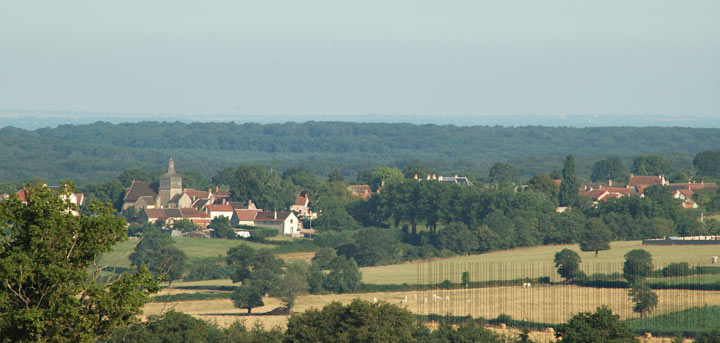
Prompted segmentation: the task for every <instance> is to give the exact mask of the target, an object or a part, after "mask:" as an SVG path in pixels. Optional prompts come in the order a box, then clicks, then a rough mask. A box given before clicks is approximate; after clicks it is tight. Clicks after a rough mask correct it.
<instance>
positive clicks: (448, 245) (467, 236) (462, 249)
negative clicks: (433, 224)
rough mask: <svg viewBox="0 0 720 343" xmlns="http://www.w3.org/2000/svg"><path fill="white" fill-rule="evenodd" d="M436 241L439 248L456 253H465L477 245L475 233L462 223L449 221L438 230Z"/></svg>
mask: <svg viewBox="0 0 720 343" xmlns="http://www.w3.org/2000/svg"><path fill="white" fill-rule="evenodd" d="M437 242H438V246H439V248H441V249H448V250H450V251H453V252H455V253H458V254H467V253H469V252H470V251H472V250H474V249H476V248H477V246H478V242H477V238H476V237H475V235H473V233H472V232H471V231H470V230H469V229H468V228H467V226H465V224H462V223H451V224H450V225H448V226H447V227H446V228H444V229H442V230H440V233H438V237H437Z"/></svg>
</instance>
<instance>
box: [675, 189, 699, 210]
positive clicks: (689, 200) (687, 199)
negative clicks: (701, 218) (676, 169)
mask: <svg viewBox="0 0 720 343" xmlns="http://www.w3.org/2000/svg"><path fill="white" fill-rule="evenodd" d="M693 195H695V193H694V192H693V191H692V190H691V189H676V190H675V191H674V192H673V198H675V199H680V200H682V207H684V208H698V204H697V203H696V202H695V199H694V198H693Z"/></svg>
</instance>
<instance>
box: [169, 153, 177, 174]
mask: <svg viewBox="0 0 720 343" xmlns="http://www.w3.org/2000/svg"><path fill="white" fill-rule="evenodd" d="M172 174H177V173H175V162H173V159H172V157H170V162H168V169H167V175H172Z"/></svg>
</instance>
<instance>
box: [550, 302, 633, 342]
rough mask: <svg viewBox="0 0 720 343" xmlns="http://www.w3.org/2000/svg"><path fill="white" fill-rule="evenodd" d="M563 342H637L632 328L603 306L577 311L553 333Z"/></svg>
mask: <svg viewBox="0 0 720 343" xmlns="http://www.w3.org/2000/svg"><path fill="white" fill-rule="evenodd" d="M555 335H556V336H557V337H562V342H563V343H639V341H638V339H637V338H635V335H634V334H633V332H632V330H630V328H629V327H628V326H627V324H625V322H623V321H621V320H620V316H618V315H616V314H613V313H612V311H610V309H609V308H607V307H605V306H601V307H598V309H597V310H596V311H595V313H590V312H582V313H578V314H576V315H575V316H573V317H572V318H570V320H568V322H567V323H566V324H563V325H561V326H560V327H559V328H558V329H557V332H556V334H555Z"/></svg>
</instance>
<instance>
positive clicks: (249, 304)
mask: <svg viewBox="0 0 720 343" xmlns="http://www.w3.org/2000/svg"><path fill="white" fill-rule="evenodd" d="M262 296H263V291H262V287H261V286H259V285H257V284H255V283H253V282H252V281H250V282H248V283H247V284H245V283H243V285H242V286H240V287H237V288H235V291H234V292H233V294H232V296H231V298H230V299H231V300H232V302H233V304H235V307H237V308H244V309H246V310H247V311H248V314H250V313H252V309H253V308H255V307H260V306H263V305H265V303H264V302H263V300H262Z"/></svg>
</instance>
